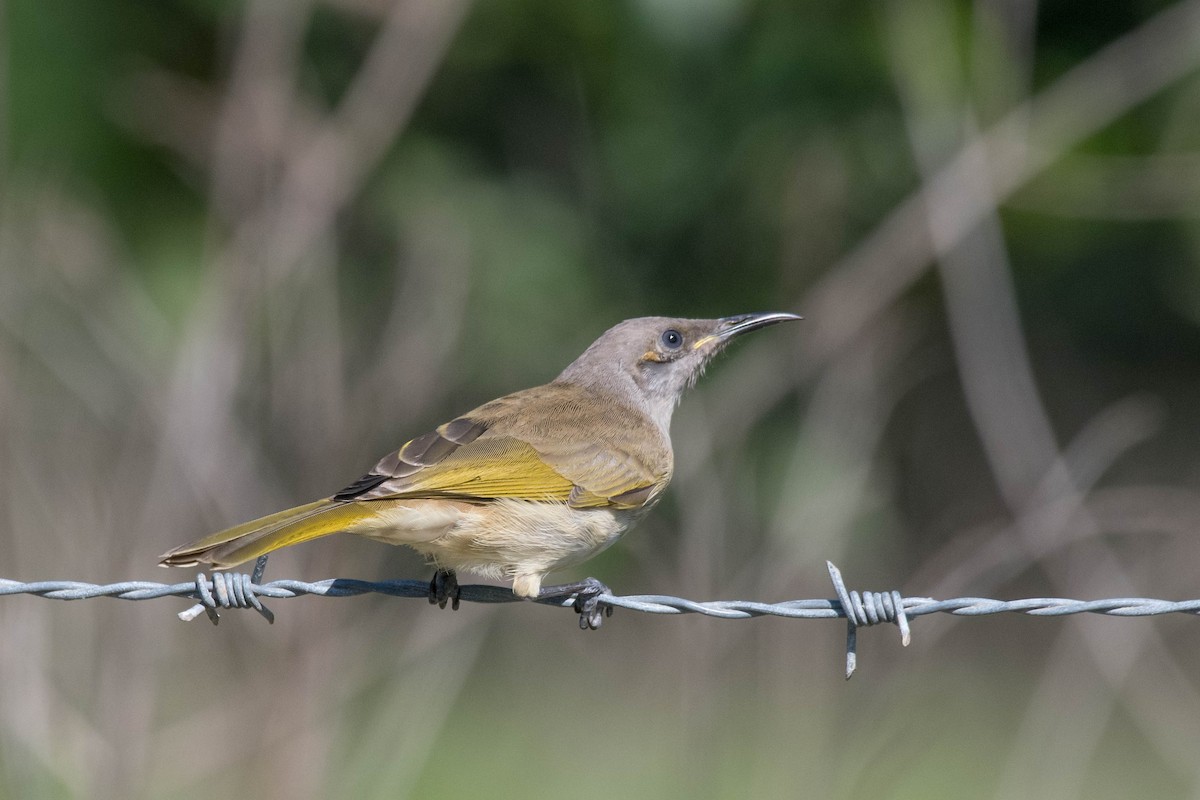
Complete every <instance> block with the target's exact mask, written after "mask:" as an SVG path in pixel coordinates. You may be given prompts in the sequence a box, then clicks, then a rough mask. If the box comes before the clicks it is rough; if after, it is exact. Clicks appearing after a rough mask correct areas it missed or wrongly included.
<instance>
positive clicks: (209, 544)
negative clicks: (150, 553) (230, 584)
mask: <svg viewBox="0 0 1200 800" xmlns="http://www.w3.org/2000/svg"><path fill="white" fill-rule="evenodd" d="M374 516H375V512H374V511H372V510H370V509H368V508H366V507H365V506H364V505H363V504H362V503H342V502H338V501H336V500H332V499H326V500H318V501H316V502H315V503H308V504H307V505H303V506H297V507H296V508H289V509H287V510H286V511H280V512H278V513H275V514H270V515H269V516H265V517H261V518H259V519H256V520H251V521H250V522H244V523H242V524H241V525H235V526H234V527H232V528H227V529H226V530H223V531H219V532H217V533H214V534H212V535H210V536H206V537H204V538H203V539H199V540H197V541H195V542H192V543H191V544H185V545H183V546H182V547H176V548H175V549H174V550H170V551H168V552H166V553H164V554H163V555H162V556H161V557H160V562H159V563H160V565H161V566H164V567H191V566H195V565H197V564H209V565H211V566H212V567H214V568H217V569H225V568H227V567H235V566H237V565H238V564H241V563H243V562H246V561H249V560H251V559H253V558H258V557H259V556H261V555H264V554H265V553H269V552H271V551H272V550H278V549H279V548H280V547H286V546H287V545H290V544H297V543H298V542H306V541H308V540H310V539H316V538H319V537H321V536H328V535H329V534H331V533H338V532H339V531H344V530H346V529H348V528H352V527H354V526H355V525H357V524H360V523H362V522H364V521H366V520H368V519H370V518H371V517H374Z"/></svg>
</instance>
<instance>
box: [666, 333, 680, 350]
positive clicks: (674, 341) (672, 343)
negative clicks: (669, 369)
mask: <svg viewBox="0 0 1200 800" xmlns="http://www.w3.org/2000/svg"><path fill="white" fill-rule="evenodd" d="M682 345H683V334H682V333H680V332H679V331H677V330H675V329H674V328H668V329H667V330H665V331H663V335H662V346H663V347H665V348H666V349H668V350H678V349H679V348H680V347H681V346H682Z"/></svg>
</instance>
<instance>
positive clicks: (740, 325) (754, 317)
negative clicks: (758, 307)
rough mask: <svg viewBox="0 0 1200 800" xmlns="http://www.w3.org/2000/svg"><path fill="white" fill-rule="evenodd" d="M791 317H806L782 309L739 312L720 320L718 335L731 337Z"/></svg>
mask: <svg viewBox="0 0 1200 800" xmlns="http://www.w3.org/2000/svg"><path fill="white" fill-rule="evenodd" d="M791 319H804V317H801V316H799V315H796V314H785V313H783V312H781V311H768V312H765V313H762V314H739V315H738V316H736V317H725V318H724V319H722V320H718V324H717V331H716V334H717V336H719V337H721V338H722V339H729V338H732V337H734V336H738V335H740V334H743V333H748V332H749V331H756V330H758V329H759V328H765V327H767V326H768V325H774V324H775V323H776V322H787V321H788V320H791Z"/></svg>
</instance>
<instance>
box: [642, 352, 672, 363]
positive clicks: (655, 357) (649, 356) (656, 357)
mask: <svg viewBox="0 0 1200 800" xmlns="http://www.w3.org/2000/svg"><path fill="white" fill-rule="evenodd" d="M641 360H642V361H654V362H656V363H658V364H661V363H663V362H664V361H666V359H665V358H663V356H662V353H659V352H657V351H655V350H647V351H646V352H645V353H642V359H641Z"/></svg>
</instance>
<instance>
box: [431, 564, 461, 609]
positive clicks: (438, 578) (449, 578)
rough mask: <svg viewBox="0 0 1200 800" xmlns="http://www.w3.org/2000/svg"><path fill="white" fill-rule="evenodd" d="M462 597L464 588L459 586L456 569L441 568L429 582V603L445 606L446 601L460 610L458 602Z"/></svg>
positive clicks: (439, 606) (453, 607)
mask: <svg viewBox="0 0 1200 800" xmlns="http://www.w3.org/2000/svg"><path fill="white" fill-rule="evenodd" d="M461 598H462V589H460V588H458V576H456V575H455V574H454V570H447V569H439V570H438V571H437V572H435V573H434V574H433V580H431V581H430V582H429V605H431V606H432V605H436V606H437V607H438V608H445V607H446V603H447V602H449V603H450V607H451V608H452V609H454V610H455V611H458V602H459V600H460V599H461Z"/></svg>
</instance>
